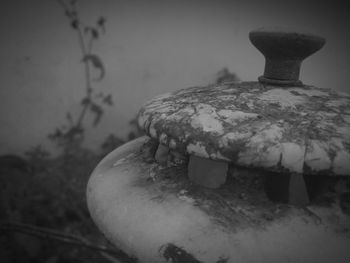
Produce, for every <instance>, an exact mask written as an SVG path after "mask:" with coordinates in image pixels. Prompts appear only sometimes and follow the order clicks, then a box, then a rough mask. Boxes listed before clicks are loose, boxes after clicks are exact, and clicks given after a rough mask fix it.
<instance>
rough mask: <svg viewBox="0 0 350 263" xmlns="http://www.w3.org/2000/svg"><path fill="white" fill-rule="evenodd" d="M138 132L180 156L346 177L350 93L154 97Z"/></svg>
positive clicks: (229, 90)
mask: <svg viewBox="0 0 350 263" xmlns="http://www.w3.org/2000/svg"><path fill="white" fill-rule="evenodd" d="M138 122H139V126H140V127H141V128H142V129H144V131H145V132H146V133H147V134H148V135H149V136H150V137H152V138H154V139H157V140H158V141H159V142H160V143H162V144H164V145H166V146H168V147H169V148H170V149H176V150H177V151H179V152H181V153H188V154H194V155H196V156H199V157H203V158H210V159H213V160H224V161H228V162H233V163H235V164H237V165H240V166H249V167H256V168H261V167H262V168H264V169H268V170H273V171H290V172H297V173H309V174H320V173H321V174H328V175H350V94H347V93H338V92H336V91H332V90H327V89H320V88H316V87H312V86H303V87H288V88H287V87H283V88H280V87H276V86H266V85H262V84H260V83H258V82H242V83H238V84H228V85H221V86H208V87H192V88H186V89H182V90H178V91H176V92H173V93H167V94H164V95H161V96H158V97H156V98H154V99H152V100H150V101H149V102H148V103H146V104H145V105H144V106H143V107H142V109H141V110H140V112H139V116H138Z"/></svg>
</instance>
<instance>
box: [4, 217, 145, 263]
mask: <svg viewBox="0 0 350 263" xmlns="http://www.w3.org/2000/svg"><path fill="white" fill-rule="evenodd" d="M0 230H3V231H8V232H19V233H23V234H26V235H31V236H36V237H39V238H45V239H46V238H50V239H54V240H56V241H59V242H63V243H66V244H70V245H74V246H79V247H84V248H86V249H90V250H94V251H98V252H100V253H101V254H102V255H103V256H104V257H105V258H107V259H109V260H111V259H112V258H113V259H115V260H119V261H121V262H123V263H137V262H138V260H137V259H136V258H134V257H131V256H129V255H128V254H126V253H125V252H124V251H123V250H121V249H119V248H115V249H110V248H108V247H105V246H101V245H96V244H93V243H91V242H89V241H88V240H86V239H84V238H82V237H79V236H75V235H71V234H63V233H61V232H58V231H55V230H52V229H48V228H43V227H37V226H33V225H28V224H22V223H14V222H0ZM104 254H108V257H106V255H104ZM111 257H112V258H111ZM114 262H115V261H114Z"/></svg>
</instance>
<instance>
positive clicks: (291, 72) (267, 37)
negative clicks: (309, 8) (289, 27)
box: [249, 29, 326, 86]
mask: <svg viewBox="0 0 350 263" xmlns="http://www.w3.org/2000/svg"><path fill="white" fill-rule="evenodd" d="M249 39H250V41H251V42H252V44H253V45H254V46H255V47H256V48H257V49H258V50H259V51H260V52H261V53H262V54H263V55H264V57H265V70H264V75H263V76H260V77H259V82H261V83H266V84H270V85H281V86H300V85H303V83H302V82H301V81H300V80H299V73H300V66H301V62H302V61H303V60H304V59H305V58H307V57H308V56H310V55H312V54H313V53H315V52H316V51H318V50H320V49H321V48H322V47H323V45H324V44H325V43H326V40H325V38H323V37H320V36H315V35H311V34H303V33H297V32H294V31H289V32H288V31H283V30H270V29H258V30H254V31H251V32H250V33H249Z"/></svg>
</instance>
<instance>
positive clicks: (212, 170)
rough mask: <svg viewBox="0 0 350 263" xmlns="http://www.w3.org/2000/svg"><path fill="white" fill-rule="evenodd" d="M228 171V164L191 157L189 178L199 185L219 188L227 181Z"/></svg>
mask: <svg viewBox="0 0 350 263" xmlns="http://www.w3.org/2000/svg"><path fill="white" fill-rule="evenodd" d="M227 170H228V163H227V162H222V161H221V162H219V161H213V160H209V159H207V158H201V157H197V156H194V155H191V156H190V161H189V164H188V178H189V179H190V180H191V181H193V182H195V183H196V184H198V185H202V186H205V187H208V188H219V187H220V186H221V185H223V184H224V183H225V181H226V176H227Z"/></svg>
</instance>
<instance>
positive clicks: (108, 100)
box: [103, 94, 113, 106]
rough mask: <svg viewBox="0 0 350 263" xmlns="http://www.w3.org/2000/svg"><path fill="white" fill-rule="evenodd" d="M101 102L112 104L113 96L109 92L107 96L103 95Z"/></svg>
mask: <svg viewBox="0 0 350 263" xmlns="http://www.w3.org/2000/svg"><path fill="white" fill-rule="evenodd" d="M103 103H105V104H106V105H109V106H112V105H113V98H112V95H111V94H108V95H107V96H105V97H104V98H103Z"/></svg>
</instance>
